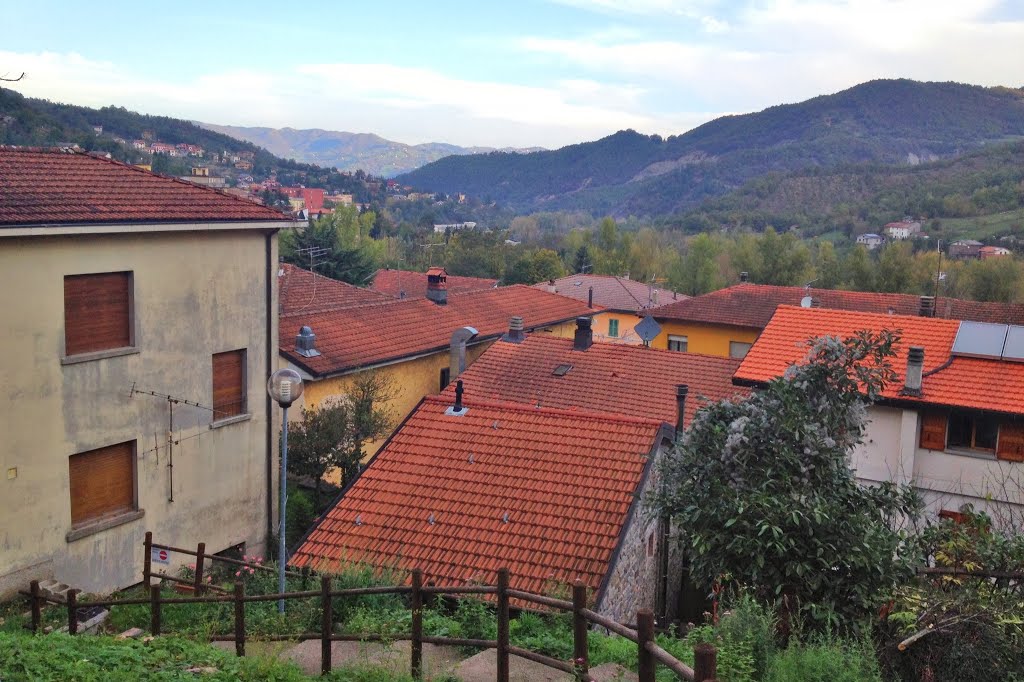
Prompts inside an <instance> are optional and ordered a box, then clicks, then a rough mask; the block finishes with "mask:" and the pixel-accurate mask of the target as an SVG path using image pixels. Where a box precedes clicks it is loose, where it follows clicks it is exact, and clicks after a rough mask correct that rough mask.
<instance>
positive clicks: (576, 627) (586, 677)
mask: <svg viewBox="0 0 1024 682" xmlns="http://www.w3.org/2000/svg"><path fill="white" fill-rule="evenodd" d="M146 545H147V552H146V560H145V567H144V574H145V576H144V580H145V583H146V585H147V587H148V597H146V598H141V599H121V600H107V601H91V600H90V601H89V602H88V603H87V604H86V603H82V604H79V603H78V592H79V591H78V590H69V591H68V593H67V601H66V607H67V614H68V615H67V623H68V632H69V633H70V634H72V635H75V634H77V633H78V609H79V608H80V607H81V606H86V605H88V606H98V607H104V608H112V607H115V606H126V605H131V604H148V605H149V606H150V630H151V632H152V634H153V635H154V636H158V635H160V634H161V632H162V628H161V621H162V612H163V607H164V606H166V605H173V604H218V603H233V604H234V634H233V635H217V636H214V637H212V639H213V640H214V641H228V642H234V643H235V653H236V654H237V655H239V656H245V642H246V634H245V605H246V604H250V603H253V602H259V601H278V600H282V599H284V600H291V599H315V598H319V599H320V601H321V609H322V613H323V615H322V619H321V624H320V631H319V632H303V633H300V634H287V635H272V636H269V637H261V639H262V640H264V641H266V640H271V641H300V640H301V641H304V640H310V639H319V640H320V643H321V645H320V646H321V660H322V664H321V671H322V673H323V674H325V675H326V674H327V673H329V672H330V671H331V642H343V641H357V642H377V641H389V642H390V641H397V640H408V641H410V643H411V646H410V649H411V657H410V658H411V661H410V672H411V673H412V676H413V678H414V679H417V680H418V679H422V673H423V644H424V643H427V644H441V645H451V646H469V647H481V648H491V649H496V650H497V678H496V679H497V681H498V682H508V679H509V656H513V655H514V656H519V657H521V658H525V659H528V660H530V661H534V662H536V663H540V664H542V665H545V666H548V667H550V668H554V669H556V670H560V671H562V672H565V673H568V674H570V675H574V676H575V677H576V679H577V680H579V681H580V682H587V681H591V680H593V678H592V677H591V676H590V673H589V652H588V642H587V638H588V633H589V631H590V627H591V625H597V626H599V627H603V628H605V629H606V630H608V631H609V632H614V633H615V634H617V635H620V636H621V637H625V638H626V639H628V640H630V641H632V642H634V643H636V645H637V671H638V673H639V678H640V682H654V679H655V672H656V669H657V666H658V665H659V664H660V665H663V666H665V667H666V668H668V669H669V670H671V671H672V672H673V673H675V675H676V676H677V677H678V678H679V679H681V680H688V681H691V680H692V681H695V682H714V678H715V675H716V667H717V666H716V656H717V652H716V650H715V647H714V646H712V645H710V644H699V645H697V646H696V647H695V648H694V667H693V668H690V667H689V666H687V665H685V664H684V663H682V662H681V661H679V660H678V659H676V658H675V657H674V656H672V655H671V654H670V653H668V652H667V651H665V650H664V649H662V648H661V647H660V646H658V644H657V642H656V641H655V638H654V614H653V613H652V612H651V611H650V610H649V609H642V610H640V611H639V612H637V627H636V629H633V628H630V627H627V626H626V625H623V624H622V623H618V622H616V621H614V620H612V619H610V618H606V617H605V616H602V615H600V614H599V613H596V612H595V611H592V610H590V609H589V608H587V588H586V586H585V585H584V584H583V583H582V582H580V581H576V584H575V585H573V589H572V600H571V601H568V600H563V599H555V598H552V597H546V596H543V595H539V594H533V593H530V592H523V591H521V590H515V589H512V588H511V587H509V580H510V574H509V571H508V569H505V568H503V569H500V570H499V571H498V576H497V578H498V579H497V583H496V584H495V585H493V586H489V585H473V586H465V587H435V586H428V585H425V584H424V582H423V572H422V571H421V570H419V569H414V570H413V571H412V580H411V584H410V585H402V586H397V585H396V586H381V587H359V588H350V589H342V590H335V589H332V586H331V577H330V576H327V575H324V576H320V589H317V590H303V591H298V592H285V593H283V594H260V595H251V594H250V595H247V594H246V593H245V585H244V583H241V582H236V583H235V586H234V590H233V592H231V593H230V594H217V595H208V596H204V595H203V594H202V591H203V588H211V587H212V586H210V585H205V586H203V585H200V583H201V581H202V564H203V561H201V559H204V558H209V559H216V560H220V561H226V562H227V563H230V564H234V565H242V566H247V567H254V568H260V567H259V566H257V565H256V564H247V563H246V562H242V561H237V560H235V559H225V558H224V557H213V556H208V555H205V553H204V551H203V550H204V547H203V545H202V544H200V545H199V547H198V548H197V550H196V551H195V552H192V551H190V550H184V549H180V548H175V547H169V546H166V545H157V544H155V543H153V542H152V536H151V534H150V533H146ZM154 548H155V549H163V550H167V551H174V552H180V553H183V554H187V555H192V556H195V557H196V558H197V561H196V577H195V580H194V581H189V580H185V579H182V578H174V579H173V580H172V582H177V583H185V584H192V585H193V587H194V589H195V593H194V596H192V597H171V598H168V597H164V596H163V595H162V594H161V591H160V586H158V585H151V584H150V581H151V578H152V577H154V576H155V574H152V573H151V570H152V566H151V563H150V552H149V550H151V549H154ZM262 568H264V569H267V570H271V571H273V570H275V569H273V568H270V567H265V566H264V567H262ZM289 573H290V575H292V576H295V577H307V578H308V576H304V575H303V574H299V573H293V572H289ZM160 577H161V578H163V579H167V578H168V577H170V576H165V575H161V576H160ZM221 592H226V591H225V590H221ZM23 594H26V596H28V597H29V599H30V601H31V608H32V625H31V627H32V630H33V632H39V629H40V626H41V622H42V613H41V612H42V605H43V604H44V603H45V602H47V601H52V600H50V599H48V598H47V597H45V596H43V595H42V593H41V591H40V588H39V582H38V581H35V580H33V581H32V583H31V586H30V589H29V592H27V593H23ZM370 594H407V595H409V597H410V599H409V602H410V609H411V611H412V627H411V631H410V632H408V633H401V634H396V635H392V634H389V635H378V634H370V633H367V634H349V635H339V634H336V633H335V632H334V623H333V611H332V599H333V598H335V597H356V596H361V595H370ZM429 595H445V596H461V595H493V596H494V598H495V600H496V602H497V626H498V627H497V638H496V639H466V638H458V637H433V636H430V635H424V634H423V602H424V597H427V596H429ZM510 599H518V600H521V601H522V602H525V603H530V604H536V605H538V606H543V607H547V608H549V609H554V610H556V611H565V612H571V613H572V616H573V628H572V630H573V660H572V661H563V660H560V659H557V658H552V657H551V656H545V655H543V654H539V653H536V652H533V651H529V650H527V649H522V648H520V647H516V646H512V645H511V644H510V642H509V611H510V607H509V601H510ZM55 603H58V602H55Z"/></svg>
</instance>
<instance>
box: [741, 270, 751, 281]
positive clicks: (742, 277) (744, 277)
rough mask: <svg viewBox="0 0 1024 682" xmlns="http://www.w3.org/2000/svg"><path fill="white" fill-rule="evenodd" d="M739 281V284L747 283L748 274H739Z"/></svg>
mask: <svg viewBox="0 0 1024 682" xmlns="http://www.w3.org/2000/svg"><path fill="white" fill-rule="evenodd" d="M740 281H741V282H748V281H750V273H748V272H746V271H744V272H741V273H740Z"/></svg>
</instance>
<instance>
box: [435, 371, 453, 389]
mask: <svg viewBox="0 0 1024 682" xmlns="http://www.w3.org/2000/svg"><path fill="white" fill-rule="evenodd" d="M451 376H452V370H451V367H442V368H441V371H440V372H439V373H438V377H437V383H438V385H439V386H440V388H439V389H438V391H443V390H444V389H446V388H448V384H450V383H452V379H451Z"/></svg>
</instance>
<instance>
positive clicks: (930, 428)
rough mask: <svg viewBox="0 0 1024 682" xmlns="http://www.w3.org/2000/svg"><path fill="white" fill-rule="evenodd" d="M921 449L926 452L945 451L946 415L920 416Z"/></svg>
mask: <svg viewBox="0 0 1024 682" xmlns="http://www.w3.org/2000/svg"><path fill="white" fill-rule="evenodd" d="M921 447H922V448H925V449H927V450H945V449H946V415H944V414H941V413H937V412H925V413H924V414H922V415H921Z"/></svg>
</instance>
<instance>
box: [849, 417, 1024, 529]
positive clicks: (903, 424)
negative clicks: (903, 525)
mask: <svg viewBox="0 0 1024 682" xmlns="http://www.w3.org/2000/svg"><path fill="white" fill-rule="evenodd" d="M868 416H869V418H870V419H871V422H870V424H869V425H868V429H867V433H866V438H865V442H864V444H862V445H861V446H860V447H858V448H857V449H856V450H855V451H854V454H853V466H854V469H855V471H856V474H857V478H858V480H860V481H862V482H864V483H869V484H870V483H876V482H879V481H896V482H900V483H909V484H912V485H913V486H914V487H915V488H917V489H918V490H919V491H920V492H921V494H922V496H923V498H924V500H925V503H926V505H927V508H928V511H929V513H931V514H937V513H938V512H939V511H942V510H943V509H946V510H950V511H956V510H958V509H959V508H960V507H961V506H962V505H964V504H971V505H973V506H974V508H975V510H978V511H985V512H987V513H989V514H990V515H991V516H992V517H993V519H994V520H995V521H996V522H997V523H999V524H1000V525H1003V526H1004V527H1009V528H1015V529H1018V530H1024V464H1022V463H1020V462H1008V461H1000V460H997V459H996V458H995V455H994V454H993V455H986V454H981V453H967V452H963V451H956V450H949V451H937V450H926V449H923V448H920V447H919V446H918V442H919V437H918V436H919V431H920V419H919V414H918V412H917V411H916V410H908V409H901V408H894V407H882V406H878V405H875V406H873V407H871V408H870V409H869V411H868Z"/></svg>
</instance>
